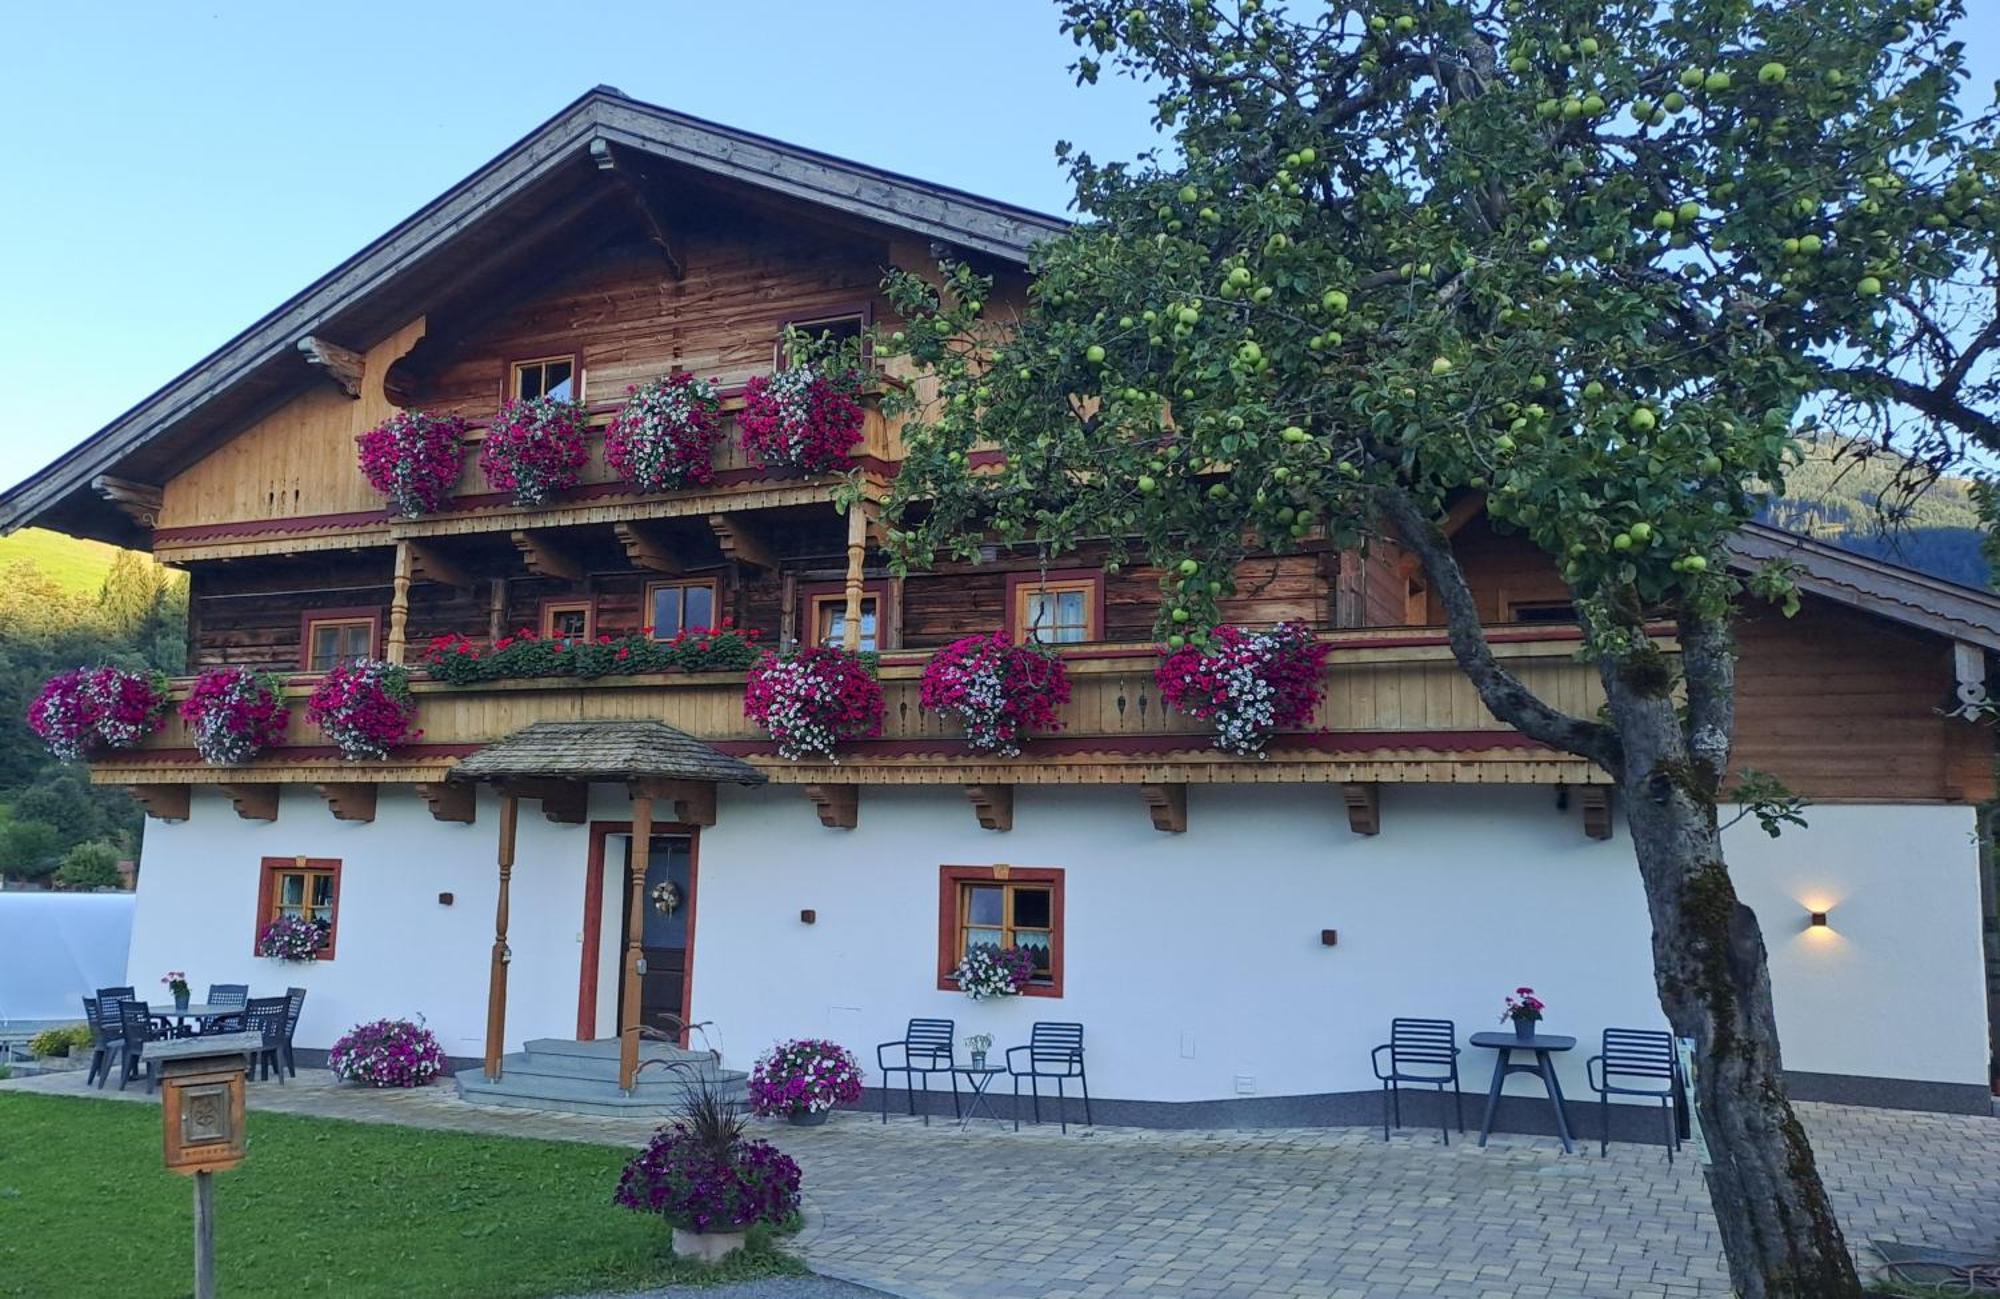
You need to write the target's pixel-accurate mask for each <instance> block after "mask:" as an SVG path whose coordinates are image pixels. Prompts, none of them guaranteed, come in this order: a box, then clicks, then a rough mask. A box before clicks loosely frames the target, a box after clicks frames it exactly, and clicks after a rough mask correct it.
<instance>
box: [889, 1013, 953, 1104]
mask: <svg viewBox="0 0 2000 1299" xmlns="http://www.w3.org/2000/svg"><path fill="white" fill-rule="evenodd" d="M956 1029H957V1025H956V1024H955V1023H954V1022H953V1021H952V1020H949V1019H913V1020H911V1021H910V1022H909V1023H908V1024H907V1025H906V1026H905V1027H904V1029H903V1037H902V1040H901V1041H897V1042H884V1043H882V1044H881V1045H879V1046H877V1047H876V1048H875V1068H876V1071H877V1072H878V1073H880V1074H881V1075H882V1121H883V1122H884V1123H887V1122H888V1121H889V1075H890V1074H892V1073H899V1074H901V1075H903V1100H904V1102H905V1103H906V1104H907V1105H908V1106H909V1110H910V1113H911V1114H912V1115H915V1114H916V1112H917V1093H916V1083H917V1080H918V1079H919V1078H921V1079H922V1080H923V1091H924V1096H925V1097H926V1098H928V1097H929V1096H930V1092H931V1075H932V1074H934V1073H941V1074H944V1075H945V1076H946V1077H948V1078H950V1079H951V1113H952V1117H953V1118H956V1117H958V1074H957V1072H956V1071H955V1070H954V1069H953V1067H952V1066H953V1061H952V1058H951V1043H952V1034H953V1033H954V1032H955V1031H956ZM893 1050H900V1051H901V1052H902V1053H903V1058H902V1063H900V1064H890V1063H889V1052H890V1051H893ZM924 1109H925V1112H926V1113H929V1111H930V1107H929V1105H928V1104H926V1105H925V1107H924Z"/></svg>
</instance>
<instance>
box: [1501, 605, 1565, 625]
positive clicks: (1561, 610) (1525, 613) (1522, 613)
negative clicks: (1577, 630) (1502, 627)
mask: <svg viewBox="0 0 2000 1299" xmlns="http://www.w3.org/2000/svg"><path fill="white" fill-rule="evenodd" d="M1507 618H1508V621H1510V622H1540V623H1558V622H1575V621H1576V606H1575V605H1573V604H1571V603H1570V602H1569V601H1567V600H1522V601H1516V602H1515V603H1513V604H1511V605H1509V606H1508V608H1507Z"/></svg>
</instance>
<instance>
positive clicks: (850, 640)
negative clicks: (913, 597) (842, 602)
mask: <svg viewBox="0 0 2000 1299" xmlns="http://www.w3.org/2000/svg"><path fill="white" fill-rule="evenodd" d="M867 558H868V515H867V513H866V510H865V507H864V506H863V505H862V504H861V502H859V501H856V502H855V503H854V505H853V506H852V507H851V508H849V510H848V511H847V623H846V626H844V627H843V628H842V629H841V630H842V632H843V634H842V636H841V638H840V646H841V648H842V649H844V650H847V651H849V652H852V651H854V650H858V649H860V648H861V575H862V571H863V568H864V566H865V564H866V561H867ZM886 612H888V611H887V610H885V609H877V610H876V611H875V629H876V632H877V634H878V636H879V634H880V632H881V629H882V616H883V614H885V613H886ZM806 634H807V635H812V634H814V633H813V630H812V629H810V628H808V629H807V633H806ZM876 648H877V649H880V648H881V641H880V640H877V641H876Z"/></svg>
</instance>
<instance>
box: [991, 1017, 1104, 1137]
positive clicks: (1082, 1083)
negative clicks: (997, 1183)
mask: <svg viewBox="0 0 2000 1299" xmlns="http://www.w3.org/2000/svg"><path fill="white" fill-rule="evenodd" d="M1016 1056H1020V1057H1023V1058H1025V1059H1026V1061H1027V1067H1026V1068H1022V1067H1021V1066H1020V1065H1019V1064H1018V1063H1017V1062H1016V1059H1015V1057H1016ZM1007 1072H1008V1073H1010V1074H1012V1075H1013V1077H1014V1130H1015V1131H1016V1132H1019V1131H1020V1130H1021V1080H1022V1079H1023V1078H1026V1079H1027V1080H1028V1096H1029V1099H1030V1103H1031V1104H1032V1105H1033V1107H1034V1112H1035V1122H1037V1123H1040V1122H1041V1121H1042V1091H1041V1082H1040V1080H1041V1079H1043V1078H1053V1079H1054V1080H1055V1084H1056V1117H1057V1119H1058V1120H1059V1121H1060V1122H1061V1123H1062V1130H1063V1131H1064V1132H1068V1131H1069V1104H1068V1100H1069V1098H1068V1097H1066V1096H1065V1095H1063V1082H1064V1080H1065V1079H1069V1078H1074V1079H1076V1083H1077V1086H1078V1087H1080V1088H1082V1089H1083V1121H1084V1122H1085V1123H1086V1124H1088V1125H1089V1126H1091V1127H1096V1126H1097V1121H1096V1120H1095V1119H1093V1118H1091V1116H1090V1080H1089V1078H1088V1077H1086V1076H1085V1074H1084V1071H1083V1025H1081V1024H1065V1023H1056V1022H1052V1021H1048V1020H1038V1021H1036V1023H1035V1025H1034V1027H1033V1028H1031V1029H1029V1030H1028V1044H1027V1045H1026V1046H1010V1047H1008V1048H1007Z"/></svg>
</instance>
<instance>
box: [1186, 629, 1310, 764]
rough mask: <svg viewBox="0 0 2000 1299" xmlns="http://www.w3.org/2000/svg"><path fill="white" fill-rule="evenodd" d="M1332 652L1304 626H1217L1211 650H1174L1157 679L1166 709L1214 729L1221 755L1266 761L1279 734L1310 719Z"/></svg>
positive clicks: (1211, 638)
mask: <svg viewBox="0 0 2000 1299" xmlns="http://www.w3.org/2000/svg"><path fill="white" fill-rule="evenodd" d="M1331 648H1332V647H1331V646H1328V645H1323V644H1321V643H1319V642H1318V641H1317V640H1315V639H1314V638H1313V634H1312V631H1311V630H1310V629H1309V628H1306V627H1304V626H1302V625H1300V624H1298V623H1292V622H1287V623H1280V624H1278V625H1277V626H1276V627H1273V628H1272V629H1271V630H1269V631H1251V630H1249V629H1248V628H1246V627H1217V628H1216V629H1215V630H1214V631H1213V632H1211V633H1209V638H1208V645H1207V646H1206V647H1205V648H1202V647H1197V646H1193V645H1190V646H1188V647H1187V648H1185V649H1180V650H1176V651H1174V652H1173V653H1172V654H1170V655H1169V656H1168V657H1167V660H1166V662H1164V663H1162V664H1160V666H1159V668H1158V669H1157V670H1156V671H1155V672H1154V673H1153V679H1154V680H1155V681H1156V682H1157V683H1158V684H1159V687H1160V694H1161V695H1162V696H1163V697H1164V698H1165V699H1166V701H1167V703H1168V704H1170V705H1172V706H1173V707H1175V708H1178V709H1180V710H1181V711H1182V712H1184V713H1186V714H1188V715H1189V716H1190V717H1198V718H1200V719H1202V720H1203V721H1209V722H1213V723H1214V724H1215V744H1216V747H1217V748H1219V749H1224V750H1227V751H1228V752H1230V753H1240V754H1245V755H1249V756H1254V757H1262V756H1263V755H1264V749H1265V747H1266V746H1267V745H1269V744H1270V742H1271V737H1272V736H1273V735H1274V734H1276V733H1277V732H1279V731H1281V730H1285V729H1288V728H1291V727H1296V726H1301V725H1304V724H1305V723H1306V722H1307V721H1309V720H1310V719H1311V718H1312V714H1313V709H1315V708H1316V707H1318V706H1319V700H1320V695H1321V693H1322V687H1321V684H1320V673H1321V671H1322V669H1323V668H1324V667H1325V666H1326V656H1327V654H1328V653H1329V652H1330V651H1331Z"/></svg>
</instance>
